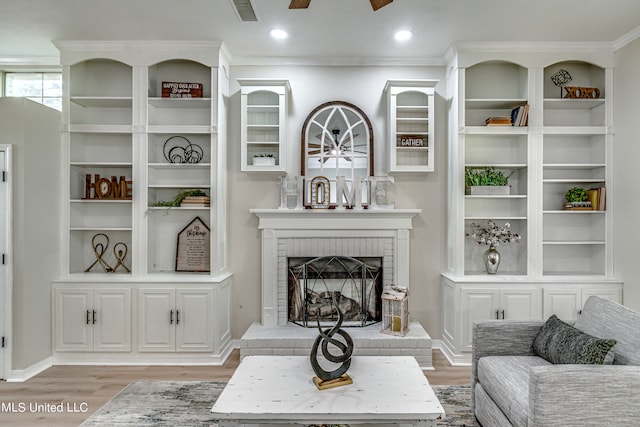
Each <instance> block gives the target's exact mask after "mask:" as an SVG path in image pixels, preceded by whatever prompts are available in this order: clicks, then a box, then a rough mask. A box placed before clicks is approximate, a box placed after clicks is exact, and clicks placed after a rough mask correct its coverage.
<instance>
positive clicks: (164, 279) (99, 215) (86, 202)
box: [54, 41, 231, 364]
mask: <svg viewBox="0 0 640 427" xmlns="http://www.w3.org/2000/svg"><path fill="white" fill-rule="evenodd" d="M55 44H56V46H57V47H58V48H59V49H60V61H61V64H62V71H63V81H64V88H65V90H64V93H63V114H62V142H63V155H64V162H63V165H64V181H63V182H64V185H63V196H62V197H63V203H64V206H65V209H64V216H63V220H62V221H61V227H62V230H63V232H62V233H61V235H63V236H64V240H63V245H62V257H63V262H62V265H63V271H62V275H61V277H60V278H59V281H57V282H56V283H55V284H54V290H55V289H58V288H63V287H64V288H69V289H73V290H74V291H75V292H77V294H72V293H69V294H65V295H64V296H60V297H59V298H58V297H56V301H57V300H58V299H60V301H59V302H57V303H56V305H55V306H54V318H55V319H57V324H59V325H60V326H59V327H58V326H56V330H55V334H56V343H57V344H56V346H55V349H54V360H55V361H58V362H61V363H83V364H86V363H96V364H99V363H105V362H108V363H127V362H134V363H169V362H171V363H178V364H180V363H216V362H218V363H222V362H224V359H225V358H226V357H227V356H228V354H229V352H230V349H231V337H230V310H229V309H228V306H229V304H230V284H231V273H230V272H229V271H228V267H227V241H228V238H227V220H226V218H227V184H226V183H227V179H226V177H227V169H226V160H227V122H228V118H227V104H228V102H227V100H228V97H229V81H228V75H229V57H228V52H227V50H226V48H225V47H224V45H223V44H222V43H220V42H190V41H184V42H183V41H162V42H154V41H57V42H56V43H55ZM96 58H99V59H96ZM167 89H169V90H167ZM172 89H176V91H172ZM185 91H186V92H185ZM170 92H172V93H173V95H172V94H171V93H170ZM177 92H180V96H175V95H176V93H177ZM185 94H186V95H188V96H184V95H185ZM192 192H198V195H199V196H201V197H200V198H193V199H190V200H188V201H187V202H188V203H187V202H183V203H181V202H180V200H182V195H184V194H185V193H192ZM207 197H208V199H207ZM196 218H199V219H200V220H201V221H202V222H203V223H204V224H205V226H206V227H207V228H208V230H209V233H208V236H209V240H208V241H207V242H206V243H207V244H204V245H202V247H198V248H197V249H198V250H199V251H198V253H199V254H208V260H207V259H206V258H205V260H204V261H202V260H198V262H197V263H196V264H197V266H196V267H194V270H195V269H197V270H199V271H193V272H191V271H189V272H182V271H180V272H178V271H176V269H177V267H176V264H177V262H176V259H177V252H178V244H177V237H178V234H179V233H180V232H181V231H182V230H184V229H185V227H187V226H188V225H189V224H191V223H192V221H194V220H195V219H196ZM204 256H205V257H206V255H204ZM207 261H208V262H207ZM207 265H208V266H209V269H208V270H209V271H203V270H206V269H207V268H206V267H204V268H203V267H202V266H207ZM168 284H170V286H172V287H173V290H172V293H170V294H169V296H167V295H164V297H160V296H157V298H156V299H152V298H151V296H149V298H148V299H147V300H146V301H143V302H145V304H147V305H144V304H142V302H141V301H140V300H138V296H139V295H138V294H139V292H138V290H139V289H141V288H153V289H167V285H168ZM178 284H179V285H180V286H181V288H182V289H183V290H186V289H198V292H196V293H192V294H189V293H184V292H178V291H177V290H176V287H177V286H178ZM106 288H118V289H122V290H126V291H127V292H129V293H130V295H131V296H132V298H133V300H129V299H127V302H126V303H127V304H129V305H130V306H131V307H130V308H129V309H128V313H129V315H128V317H124V316H120V318H121V319H122V321H124V320H126V321H127V322H128V323H127V325H126V327H125V326H124V324H122V325H121V326H122V328H124V329H126V333H127V337H128V338H127V340H128V341H129V344H128V347H127V348H128V350H130V353H129V354H124V351H125V350H120V349H119V347H118V344H117V343H115V341H117V339H116V338H117V337H116V338H114V337H112V336H110V335H109V334H111V333H114V332H113V331H114V329H113V328H110V329H107V330H103V329H100V327H101V317H100V316H106V315H107V313H111V311H109V310H111V309H110V308H109V307H112V306H113V304H115V302H112V301H109V300H107V299H105V298H104V297H103V295H102V294H101V293H102V292H103V289H106ZM98 290H100V291H99V292H98ZM83 291H86V292H87V293H88V295H84V296H83V295H82V292H83ZM196 294H197V296H196ZM83 298H84V299H85V301H83ZM162 298H164V300H163V299H162ZM163 304H164V306H166V307H169V306H170V308H166V307H163ZM101 305H105V307H106V308H100V306H101ZM67 307H68V308H70V309H72V311H74V312H75V311H77V312H78V313H80V315H82V314H83V313H84V314H86V313H87V310H88V313H89V324H88V325H87V324H86V318H84V317H83V318H82V319H80V323H78V321H77V315H76V314H75V313H74V314H69V313H68V312H67ZM214 307H215V308H214ZM221 307H222V308H221ZM107 308H109V310H107ZM139 309H141V310H142V309H145V310H147V309H148V310H147V311H141V312H139V311H138V310H139ZM113 310H114V311H113V312H114V313H115V308H114V309H113ZM161 310H162V311H163V314H162V320H163V321H164V320H166V322H164V323H163V322H161V315H160V314H159V313H160V311H161ZM94 311H96V316H97V317H96V323H95V325H94V321H93V312H94ZM101 313H103V314H101ZM172 313H173V316H174V318H173V320H172V323H171V324H169V321H170V320H171V319H169V316H170V315H171V314H172ZM165 314H166V316H165ZM114 316H115V314H114ZM111 317H112V316H111V315H109V319H111ZM165 318H166V319H165ZM149 319H152V320H149ZM114 322H115V320H114ZM154 322H155V324H154ZM142 325H144V326H145V327H143V326H142ZM146 326H149V327H148V328H146ZM145 328H146V329H145ZM118 330H120V326H118ZM169 330H170V332H168V331H169ZM122 333H123V334H124V332H122ZM138 333H146V334H147V335H146V336H140V335H138ZM145 340H146V341H145ZM112 342H113V344H112ZM132 343H133V344H132ZM138 344H141V346H140V348H139V347H138V346H137V345H138ZM132 345H133V348H132ZM154 345H156V346H157V347H158V350H153V346H154ZM162 346H164V347H162ZM122 348H123V349H124V348H125V347H122ZM150 349H151V350H150ZM76 351H77V352H78V353H77V354H74V352H76ZM111 351H120V352H121V353H119V354H118V355H117V357H116V356H115V355H114V354H105V352H111ZM150 351H156V353H150ZM184 351H189V352H200V353H199V354H198V353H197V354H195V355H187V356H185V355H181V356H180V357H178V356H177V355H176V356H175V357H172V355H171V354H170V353H171V352H173V353H177V352H184ZM90 352H93V354H88V353H90ZM158 352H168V353H164V354H160V353H158ZM198 356H199V358H198Z"/></svg>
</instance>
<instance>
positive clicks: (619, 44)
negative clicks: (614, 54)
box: [613, 27, 640, 50]
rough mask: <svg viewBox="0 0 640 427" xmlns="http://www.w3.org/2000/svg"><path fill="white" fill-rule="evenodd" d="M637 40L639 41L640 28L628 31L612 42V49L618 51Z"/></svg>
mask: <svg viewBox="0 0 640 427" xmlns="http://www.w3.org/2000/svg"><path fill="white" fill-rule="evenodd" d="M638 39H640V27H636V28H634V29H633V30H631V31H629V32H628V33H627V34H625V35H624V36H622V37H620V38H619V39H618V40H616V41H615V42H613V48H614V50H620V49H622V48H623V47H625V46H626V45H628V44H629V43H632V42H634V41H636V40H638Z"/></svg>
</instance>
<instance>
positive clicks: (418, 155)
mask: <svg viewBox="0 0 640 427" xmlns="http://www.w3.org/2000/svg"><path fill="white" fill-rule="evenodd" d="M437 83H438V81H437V80H389V81H387V84H386V87H385V92H386V95H387V113H388V119H387V123H388V136H387V139H388V142H387V144H388V145H387V146H388V157H389V172H433V170H434V163H433V162H434V160H433V159H434V153H435V147H434V143H435V142H434V141H435V140H434V125H435V108H434V87H435V85H436V84H437Z"/></svg>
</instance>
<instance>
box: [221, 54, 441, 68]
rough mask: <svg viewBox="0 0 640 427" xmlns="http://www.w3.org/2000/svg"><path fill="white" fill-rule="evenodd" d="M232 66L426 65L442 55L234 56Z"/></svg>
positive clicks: (438, 60)
mask: <svg viewBox="0 0 640 427" xmlns="http://www.w3.org/2000/svg"><path fill="white" fill-rule="evenodd" d="M231 65H234V66H242V65H245V66H258V65H263V66H266V65H272V66H278V65H279V66H328V67H356V66H358V67H363V66H371V67H376V66H399V67H428V66H444V65H445V62H444V60H443V58H442V57H436V58H423V57H406V58H384V57H351V56H350V57H334V56H331V57H324V56H280V57H277V56H234V57H233V58H232V60H231Z"/></svg>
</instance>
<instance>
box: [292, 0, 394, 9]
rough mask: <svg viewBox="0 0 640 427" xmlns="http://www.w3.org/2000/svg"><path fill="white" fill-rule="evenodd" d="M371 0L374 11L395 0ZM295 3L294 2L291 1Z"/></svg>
mask: <svg viewBox="0 0 640 427" xmlns="http://www.w3.org/2000/svg"><path fill="white" fill-rule="evenodd" d="M369 1H371V7H372V8H373V11H374V12H375V11H376V10H378V9H380V8H381V7H384V6H386V5H388V4H389V3H391V2H393V0H369ZM291 3H293V2H291Z"/></svg>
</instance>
